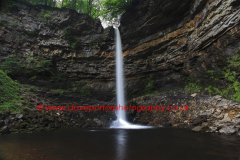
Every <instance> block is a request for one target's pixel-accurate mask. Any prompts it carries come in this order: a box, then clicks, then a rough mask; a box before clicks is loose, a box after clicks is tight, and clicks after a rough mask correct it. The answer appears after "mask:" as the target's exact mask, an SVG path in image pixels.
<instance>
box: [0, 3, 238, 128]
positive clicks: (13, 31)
mask: <svg viewBox="0 0 240 160" xmlns="http://www.w3.org/2000/svg"><path fill="white" fill-rule="evenodd" d="M0 19H1V20H0V45H1V47H0V62H1V63H4V62H5V61H6V60H7V59H8V58H9V57H11V56H12V55H17V58H16V59H18V63H17V64H18V65H19V64H24V65H19V66H18V70H19V68H20V69H26V68H31V67H35V68H34V69H41V68H42V69H43V68H44V67H47V68H50V70H51V72H49V71H47V70H43V71H42V72H40V73H38V74H37V76H43V77H45V78H46V77H49V76H52V75H51V74H50V73H52V74H53V73H54V74H55V73H61V74H63V75H64V76H65V77H67V79H68V81H73V82H74V81H81V80H82V81H85V83H86V84H87V86H88V87H85V89H89V88H90V90H91V96H92V97H93V98H95V99H97V100H103V101H111V100H112V101H111V102H114V97H115V52H114V49H115V46H114V29H113V28H111V27H109V28H107V29H103V28H102V26H101V23H100V21H99V20H93V19H92V18H91V17H89V16H88V15H84V14H78V13H77V12H75V11H72V10H68V9H57V8H51V7H47V6H41V5H39V6H30V5H28V4H24V3H22V2H18V7H13V8H12V9H8V10H5V11H0ZM239 30H240V1H239V0H224V1H223V0H185V1H181V0H134V1H133V6H132V7H131V8H129V9H128V11H127V12H126V13H125V14H123V15H122V18H121V26H120V31H121V34H122V44H123V52H124V65H125V76H126V85H125V89H126V91H127V100H130V99H132V98H135V97H138V96H141V95H145V94H147V93H150V92H152V91H162V90H167V89H168V90H169V89H173V88H178V87H182V86H183V84H184V83H185V80H186V78H188V77H190V78H198V77H201V78H204V75H205V73H206V72H207V70H218V69H220V68H221V67H224V66H225V65H226V63H225V62H226V61H227V60H228V59H229V58H230V57H233V56H234V55H235V54H236V51H237V50H238V49H239V48H240V32H239ZM47 60H50V61H51V64H49V65H48V64H47V63H46V62H47ZM13 64H16V63H13ZM15 69H16V68H15ZM19 73H20V72H19ZM14 76H15V78H16V79H18V78H19V77H23V76H25V77H27V78H28V79H29V78H32V79H34V76H33V75H31V74H24V75H23V74H16V75H14ZM14 76H13V77H14ZM60 78H61V77H60ZM43 79H44V78H43ZM58 79H59V77H58ZM20 80H21V79H20ZM25 80H26V79H24V81H25ZM48 80H49V79H48ZM24 81H23V80H22V83H23V82H24ZM35 81H38V82H39V83H40V80H39V79H38V78H37V79H36V77H35ZM32 83H33V82H32ZM45 84H46V83H45ZM61 85H62V86H65V88H67V87H68V85H67V83H66V84H65V83H62V84H61ZM81 92H85V91H84V90H82V91H81ZM137 100H138V99H136V101H137ZM135 103H139V102H135ZM144 103H145V102H144ZM161 103H163V102H161ZM144 116H146V115H144ZM144 116H143V117H144ZM152 116H156V117H158V115H152ZM139 117H141V114H139ZM156 117H154V118H156ZM190 117H191V116H190ZM144 118H145V117H144ZM154 118H153V119H154ZM188 118H189V117H188ZM153 119H152V120H149V121H146V123H150V122H152V123H153ZM142 121H143V120H142ZM161 123H162V121H161ZM173 123H175V122H173ZM154 125H159V123H155V121H154Z"/></svg>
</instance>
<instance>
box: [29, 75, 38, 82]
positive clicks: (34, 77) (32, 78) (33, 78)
mask: <svg viewBox="0 0 240 160" xmlns="http://www.w3.org/2000/svg"><path fill="white" fill-rule="evenodd" d="M36 78H37V76H33V77H31V78H30V79H29V80H31V81H33V80H35V79H36Z"/></svg>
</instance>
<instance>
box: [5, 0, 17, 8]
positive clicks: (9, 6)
mask: <svg viewBox="0 0 240 160" xmlns="http://www.w3.org/2000/svg"><path fill="white" fill-rule="evenodd" d="M14 7H18V4H17V3H16V2H14V1H6V3H4V8H7V9H13V8H14Z"/></svg>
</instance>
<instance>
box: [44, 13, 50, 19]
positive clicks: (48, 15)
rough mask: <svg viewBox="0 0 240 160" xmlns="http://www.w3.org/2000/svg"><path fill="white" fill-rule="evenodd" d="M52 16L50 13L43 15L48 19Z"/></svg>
mask: <svg viewBox="0 0 240 160" xmlns="http://www.w3.org/2000/svg"><path fill="white" fill-rule="evenodd" d="M51 17H52V16H51V15H50V14H45V15H44V18H46V19H50V18H51Z"/></svg>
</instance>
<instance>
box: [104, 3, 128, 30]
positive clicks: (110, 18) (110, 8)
mask: <svg viewBox="0 0 240 160" xmlns="http://www.w3.org/2000/svg"><path fill="white" fill-rule="evenodd" d="M102 4H103V5H102V6H103V9H102V12H101V13H100V14H101V17H102V19H103V20H104V21H106V22H108V23H109V24H110V25H112V26H119V20H120V17H121V15H122V14H123V13H124V12H125V11H126V10H127V9H128V8H130V7H131V4H132V0H103V1H102Z"/></svg>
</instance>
